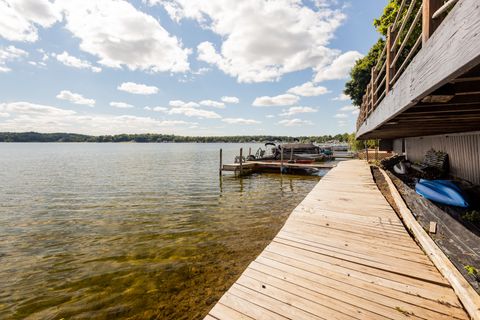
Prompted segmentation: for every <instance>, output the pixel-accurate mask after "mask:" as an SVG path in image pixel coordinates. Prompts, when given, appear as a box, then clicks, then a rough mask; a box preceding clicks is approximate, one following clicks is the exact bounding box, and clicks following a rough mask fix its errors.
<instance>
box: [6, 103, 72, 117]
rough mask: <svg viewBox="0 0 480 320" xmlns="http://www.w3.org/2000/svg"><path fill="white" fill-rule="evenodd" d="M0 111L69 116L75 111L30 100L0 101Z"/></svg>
mask: <svg viewBox="0 0 480 320" xmlns="http://www.w3.org/2000/svg"><path fill="white" fill-rule="evenodd" d="M0 111H2V112H9V113H16V114H21V115H37V116H40V115H48V116H69V115H73V114H75V113H76V112H75V111H73V110H65V109H60V108H56V107H51V106H46V105H41V104H35V103H30V102H24V101H19V102H11V103H0Z"/></svg>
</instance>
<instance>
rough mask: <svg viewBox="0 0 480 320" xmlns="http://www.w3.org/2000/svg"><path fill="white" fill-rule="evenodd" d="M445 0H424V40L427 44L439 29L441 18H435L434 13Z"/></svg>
mask: <svg viewBox="0 0 480 320" xmlns="http://www.w3.org/2000/svg"><path fill="white" fill-rule="evenodd" d="M442 5H443V0H423V13H422V20H423V21H422V42H423V44H426V43H427V41H428V39H430V37H431V36H432V34H433V33H434V32H435V30H437V28H438V26H439V25H440V20H438V19H433V14H434V13H435V12H436V11H437V10H438V9H440V8H441V7H442Z"/></svg>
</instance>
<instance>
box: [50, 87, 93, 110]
mask: <svg viewBox="0 0 480 320" xmlns="http://www.w3.org/2000/svg"><path fill="white" fill-rule="evenodd" d="M57 99H61V100H67V101H70V102H72V103H75V104H82V105H86V106H90V107H93V106H94V105H95V100H93V99H87V98H84V97H83V96H82V95H81V94H78V93H73V92H71V91H68V90H62V91H60V93H59V94H58V95H57Z"/></svg>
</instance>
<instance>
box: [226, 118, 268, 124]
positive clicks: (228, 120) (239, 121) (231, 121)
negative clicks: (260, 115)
mask: <svg viewBox="0 0 480 320" xmlns="http://www.w3.org/2000/svg"><path fill="white" fill-rule="evenodd" d="M222 121H223V122H226V123H229V124H246V125H250V124H259V123H261V122H260V121H257V120H253V119H243V118H225V119H222Z"/></svg>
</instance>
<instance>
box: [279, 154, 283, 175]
mask: <svg viewBox="0 0 480 320" xmlns="http://www.w3.org/2000/svg"><path fill="white" fill-rule="evenodd" d="M280 173H283V148H281V149H280Z"/></svg>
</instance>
